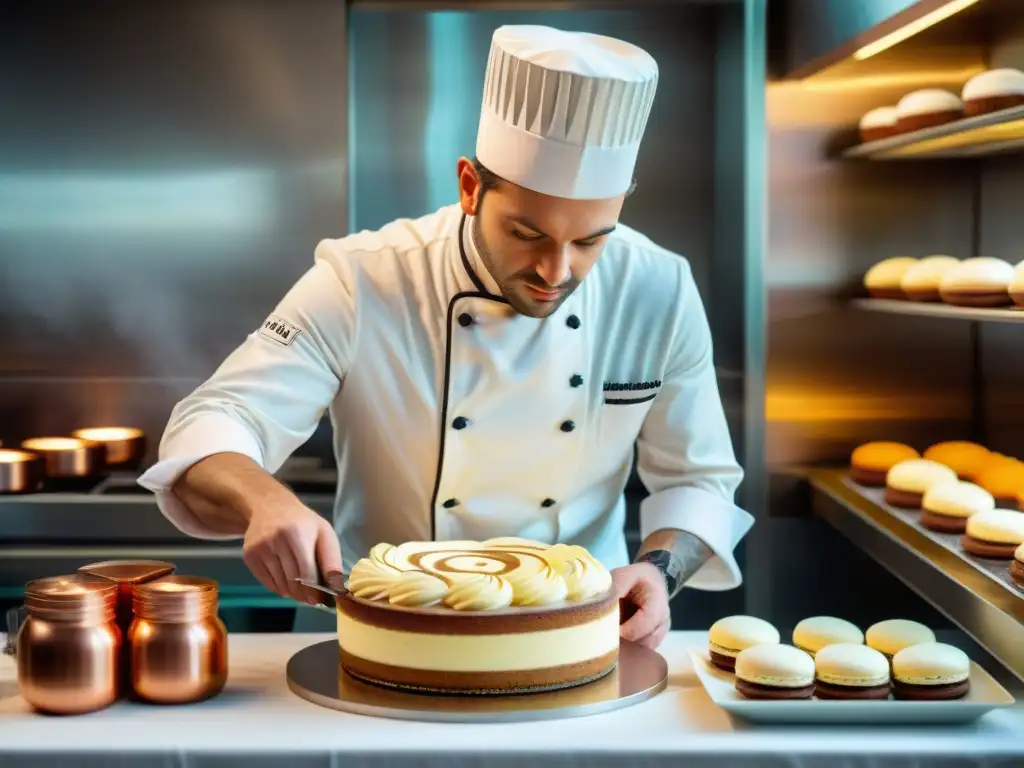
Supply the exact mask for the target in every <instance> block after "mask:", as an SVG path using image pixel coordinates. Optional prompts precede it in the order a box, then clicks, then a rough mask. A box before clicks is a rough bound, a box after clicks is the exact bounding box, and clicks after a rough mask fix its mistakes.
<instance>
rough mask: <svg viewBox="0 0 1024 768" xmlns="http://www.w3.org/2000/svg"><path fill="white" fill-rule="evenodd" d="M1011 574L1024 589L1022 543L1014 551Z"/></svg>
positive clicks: (1023, 549)
mask: <svg viewBox="0 0 1024 768" xmlns="http://www.w3.org/2000/svg"><path fill="white" fill-rule="evenodd" d="M1010 576H1011V577H1013V580H1014V581H1015V582H1016V583H1017V586H1019V587H1020V588H1021V589H1024V544H1021V545H1020V546H1019V547H1017V549H1016V550H1015V551H1014V553H1013V562H1011V563H1010Z"/></svg>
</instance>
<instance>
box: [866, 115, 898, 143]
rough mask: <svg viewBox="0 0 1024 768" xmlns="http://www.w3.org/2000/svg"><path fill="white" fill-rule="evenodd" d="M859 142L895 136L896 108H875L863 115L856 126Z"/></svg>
mask: <svg viewBox="0 0 1024 768" xmlns="http://www.w3.org/2000/svg"><path fill="white" fill-rule="evenodd" d="M857 130H858V132H859V133H860V140H861V141H863V142H865V143H866V142H869V141H878V140H879V139H887V138H889V137H890V136H895V135H896V107H894V106H888V107H876V108H875V109H872V110H870V111H868V112H865V113H864V116H863V117H861V119H860V124H859V125H858V126H857Z"/></svg>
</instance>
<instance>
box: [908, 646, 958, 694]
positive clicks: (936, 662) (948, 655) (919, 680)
mask: <svg viewBox="0 0 1024 768" xmlns="http://www.w3.org/2000/svg"><path fill="white" fill-rule="evenodd" d="M892 677H893V683H894V685H893V692H894V693H895V694H896V698H897V699H906V700H915V701H933V700H934V701H938V700H944V699H959V698H960V697H962V696H965V695H966V694H967V692H968V691H969V690H970V688H971V682H970V681H971V660H970V659H969V658H968V656H967V654H966V653H964V652H963V651H961V650H960V649H959V648H956V647H954V646H952V645H946V644H945V643H934V642H933V643H921V644H918V645H914V646H911V647H909V648H905V649H903V650H902V651H900V652H899V653H897V654H896V655H895V656H894V657H893V660H892Z"/></svg>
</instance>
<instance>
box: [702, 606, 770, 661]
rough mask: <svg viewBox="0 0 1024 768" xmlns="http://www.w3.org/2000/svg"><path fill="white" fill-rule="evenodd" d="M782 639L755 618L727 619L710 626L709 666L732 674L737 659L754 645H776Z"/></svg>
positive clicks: (737, 617) (763, 622) (760, 620)
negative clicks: (710, 664) (711, 665)
mask: <svg viewBox="0 0 1024 768" xmlns="http://www.w3.org/2000/svg"><path fill="white" fill-rule="evenodd" d="M781 639H782V638H781V637H780V635H779V630H777V629H776V628H775V627H774V626H773V625H771V624H769V623H768V622H767V621H765V620H764V619H759V618H757V617H756V616H742V615H740V616H726V617H725V618H724V619H719V620H718V621H716V622H715V623H714V624H712V625H711V629H710V630H709V631H708V651H709V653H710V656H711V663H712V664H714V665H715V666H716V667H718V668H719V669H724V670H726V671H728V672H732V671H733V670H734V669H735V668H736V657H737V656H739V654H740V653H741V652H742V651H745V650H746V649H747V648H753V647H754V646H756V645H778V644H779V641H780V640H781Z"/></svg>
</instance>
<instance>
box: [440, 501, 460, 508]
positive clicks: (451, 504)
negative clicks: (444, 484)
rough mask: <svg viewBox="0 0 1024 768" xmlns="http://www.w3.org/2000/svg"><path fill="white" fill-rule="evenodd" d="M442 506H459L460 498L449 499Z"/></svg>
mask: <svg viewBox="0 0 1024 768" xmlns="http://www.w3.org/2000/svg"><path fill="white" fill-rule="evenodd" d="M442 506H443V507H444V508H445V509H451V508H452V507H457V506H459V500H458V499H447V500H446V501H445V502H444V504H443V505H442Z"/></svg>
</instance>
